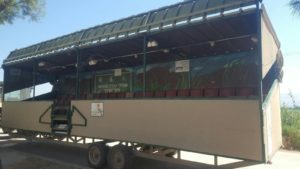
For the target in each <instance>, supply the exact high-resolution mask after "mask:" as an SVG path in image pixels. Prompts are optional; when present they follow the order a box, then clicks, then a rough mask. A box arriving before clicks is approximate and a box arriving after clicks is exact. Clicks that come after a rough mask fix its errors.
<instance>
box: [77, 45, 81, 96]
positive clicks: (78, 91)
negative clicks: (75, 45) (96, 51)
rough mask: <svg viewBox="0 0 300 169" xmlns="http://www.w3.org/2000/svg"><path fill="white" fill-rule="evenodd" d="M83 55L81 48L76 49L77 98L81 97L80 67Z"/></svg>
mask: <svg viewBox="0 0 300 169" xmlns="http://www.w3.org/2000/svg"><path fill="white" fill-rule="evenodd" d="M80 62H81V57H80V51H79V49H76V99H78V98H79V93H80V90H79V87H80V83H79V81H80V69H81V63H80Z"/></svg>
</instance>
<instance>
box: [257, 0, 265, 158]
mask: <svg viewBox="0 0 300 169" xmlns="http://www.w3.org/2000/svg"><path fill="white" fill-rule="evenodd" d="M256 17H257V36H258V44H257V46H258V47H257V51H258V54H257V60H258V65H257V66H258V69H257V70H258V71H257V75H258V98H259V109H260V123H261V126H260V128H261V142H262V144H261V145H262V154H263V159H262V160H263V161H264V162H265V163H266V162H267V157H266V147H265V137H264V112H263V108H262V104H263V91H262V76H263V73H262V66H263V65H262V57H263V56H262V32H261V10H260V0H257V1H256Z"/></svg>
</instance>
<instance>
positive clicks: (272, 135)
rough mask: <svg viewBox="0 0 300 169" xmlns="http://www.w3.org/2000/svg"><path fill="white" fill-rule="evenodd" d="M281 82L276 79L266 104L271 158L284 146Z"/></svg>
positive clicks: (266, 133)
mask: <svg viewBox="0 0 300 169" xmlns="http://www.w3.org/2000/svg"><path fill="white" fill-rule="evenodd" d="M279 91H280V90H279V83H278V82H277V81H276V82H275V83H274V85H273V87H272V89H271V91H270V95H269V96H268V98H267V102H266V103H265V105H264V113H265V117H266V118H265V120H266V123H265V124H266V128H265V131H266V132H265V135H266V138H267V139H266V142H267V144H266V145H268V146H267V147H266V148H267V152H268V159H269V160H270V159H271V158H272V156H273V155H274V154H275V153H276V151H277V150H278V149H279V148H280V147H281V146H282V129H281V114H280V92H279Z"/></svg>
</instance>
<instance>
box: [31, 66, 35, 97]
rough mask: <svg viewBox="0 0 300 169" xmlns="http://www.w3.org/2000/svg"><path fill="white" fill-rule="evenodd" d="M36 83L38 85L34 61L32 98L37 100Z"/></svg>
mask: <svg viewBox="0 0 300 169" xmlns="http://www.w3.org/2000/svg"><path fill="white" fill-rule="evenodd" d="M35 85H36V63H34V64H33V67H32V87H33V88H32V89H33V94H32V100H35Z"/></svg>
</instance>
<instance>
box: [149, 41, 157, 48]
mask: <svg viewBox="0 0 300 169" xmlns="http://www.w3.org/2000/svg"><path fill="white" fill-rule="evenodd" d="M157 46H158V43H157V41H155V40H151V41H148V43H147V47H148V48H153V47H157Z"/></svg>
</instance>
